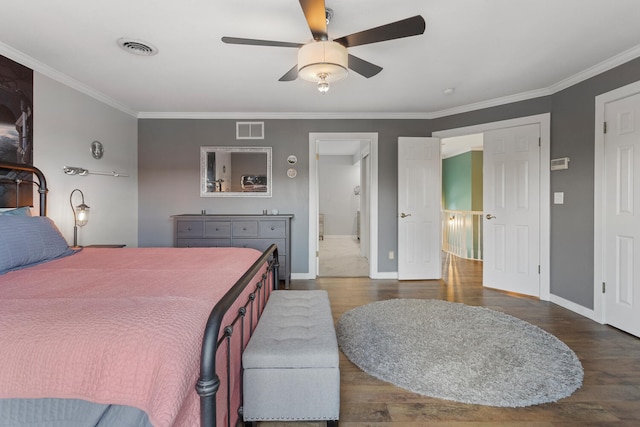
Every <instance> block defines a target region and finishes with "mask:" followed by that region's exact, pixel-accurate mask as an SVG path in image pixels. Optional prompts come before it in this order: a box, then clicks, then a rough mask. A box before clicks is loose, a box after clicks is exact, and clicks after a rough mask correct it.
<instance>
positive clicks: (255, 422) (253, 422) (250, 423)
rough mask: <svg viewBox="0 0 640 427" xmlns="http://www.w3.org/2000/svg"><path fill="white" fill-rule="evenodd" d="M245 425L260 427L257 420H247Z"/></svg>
mask: <svg viewBox="0 0 640 427" xmlns="http://www.w3.org/2000/svg"><path fill="white" fill-rule="evenodd" d="M244 427H258V422H257V421H245V422H244Z"/></svg>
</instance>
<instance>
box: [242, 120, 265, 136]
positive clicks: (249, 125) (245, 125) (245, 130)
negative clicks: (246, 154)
mask: <svg viewBox="0 0 640 427" xmlns="http://www.w3.org/2000/svg"><path fill="white" fill-rule="evenodd" d="M236 139H264V122H236Z"/></svg>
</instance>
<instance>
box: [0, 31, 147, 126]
mask: <svg viewBox="0 0 640 427" xmlns="http://www.w3.org/2000/svg"><path fill="white" fill-rule="evenodd" d="M0 55H3V56H6V57H7V58H9V59H11V60H13V61H16V62H17V63H19V64H22V65H24V66H25V67H29V68H31V69H32V70H33V71H36V72H38V73H40V74H42V75H45V76H47V77H49V78H51V79H53V80H55V81H57V82H59V83H62V84H64V85H66V86H69V87H70V88H72V89H75V90H77V91H78V92H81V93H83V94H85V95H87V96H90V97H91V98H94V99H96V100H97V101H100V102H102V103H103V104H106V105H109V106H111V107H113V108H115V109H117V110H120V111H122V112H123V113H126V114H129V115H130V116H133V117H137V116H138V113H137V112H136V111H134V110H132V109H131V108H129V107H128V106H126V105H124V104H122V103H120V102H118V101H116V100H115V99H113V98H111V97H108V96H106V95H105V94H103V93H101V92H98V91H97V90H95V89H92V88H91V87H89V86H87V85H85V84H84V83H80V82H79V81H78V80H76V79H74V78H71V77H69V76H67V75H66V74H64V73H61V72H60V71H57V70H55V69H53V68H51V67H49V66H48V65H46V64H43V63H42V62H40V61H38V60H36V59H34V58H32V57H30V56H29V55H26V54H24V53H22V52H20V51H19V50H16V49H14V48H12V47H11V46H8V45H6V44H4V43H2V42H0Z"/></svg>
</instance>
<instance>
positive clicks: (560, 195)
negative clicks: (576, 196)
mask: <svg viewBox="0 0 640 427" xmlns="http://www.w3.org/2000/svg"><path fill="white" fill-rule="evenodd" d="M553 204H554V205H563V204H564V192H563V191H556V192H555V193H553Z"/></svg>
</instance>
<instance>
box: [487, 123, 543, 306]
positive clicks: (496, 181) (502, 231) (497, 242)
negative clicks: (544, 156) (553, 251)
mask: <svg viewBox="0 0 640 427" xmlns="http://www.w3.org/2000/svg"><path fill="white" fill-rule="evenodd" d="M539 141H540V126H539V125H538V124H531V125H525V126H517V127H510V128H504V129H497V130H492V131H488V132H486V133H485V134H484V162H483V181H484V182H483V211H484V217H483V227H484V230H483V233H484V262H483V279H482V282H483V285H484V286H487V287H490V288H496V289H502V290H506V291H511V292H516V293H519V294H525V295H532V296H536V297H539V296H540V272H539V268H540V267H539V266H540V238H539V236H540V231H539V230H540V201H539V200H540V182H539V181H540V146H539Z"/></svg>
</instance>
